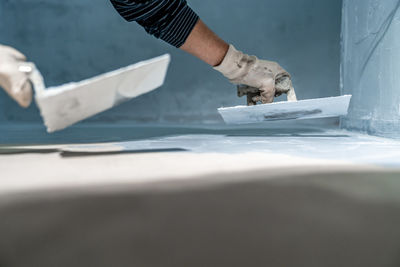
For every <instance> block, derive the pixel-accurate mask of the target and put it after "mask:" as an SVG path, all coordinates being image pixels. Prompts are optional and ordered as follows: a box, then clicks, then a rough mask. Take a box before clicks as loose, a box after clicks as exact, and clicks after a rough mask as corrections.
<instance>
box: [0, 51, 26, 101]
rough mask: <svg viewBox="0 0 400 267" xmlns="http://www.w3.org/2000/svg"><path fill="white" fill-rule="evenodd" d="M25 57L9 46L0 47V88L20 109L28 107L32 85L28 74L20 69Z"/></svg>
mask: <svg viewBox="0 0 400 267" xmlns="http://www.w3.org/2000/svg"><path fill="white" fill-rule="evenodd" d="M25 60H26V57H25V56H24V55H23V54H21V53H20V52H19V51H17V50H15V49H14V48H11V47H9V46H3V45H0V87H2V88H4V90H5V91H6V92H7V93H8V94H9V95H10V96H11V97H12V98H13V99H14V100H15V101H17V103H18V104H19V105H20V106H22V107H25V108H26V107H28V106H29V105H30V103H31V101H32V85H31V83H30V81H29V74H28V73H25V72H22V71H21V69H20V67H21V65H22V64H23V62H25Z"/></svg>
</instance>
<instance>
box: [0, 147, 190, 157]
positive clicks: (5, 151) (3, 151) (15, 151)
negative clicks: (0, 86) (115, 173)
mask: <svg viewBox="0 0 400 267" xmlns="http://www.w3.org/2000/svg"><path fill="white" fill-rule="evenodd" d="M185 151H188V150H186V149H183V148H155V149H127V150H121V151H64V150H63V149H62V148H52V149H47V148H43V149H40V148H13V147H4V148H0V155H19V154H50V153H59V154H60V156H61V157H63V158H71V157H88V156H106V155H121V154H143V153H165V152H185Z"/></svg>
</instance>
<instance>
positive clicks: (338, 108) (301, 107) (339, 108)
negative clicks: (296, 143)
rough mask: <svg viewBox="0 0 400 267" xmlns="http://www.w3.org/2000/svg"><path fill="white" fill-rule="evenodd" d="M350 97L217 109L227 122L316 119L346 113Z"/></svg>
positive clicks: (244, 122)
mask: <svg viewBox="0 0 400 267" xmlns="http://www.w3.org/2000/svg"><path fill="white" fill-rule="evenodd" d="M350 99H351V95H344V96H337V97H326V98H317V99H307V100H299V101H293V102H289V101H283V102H276V103H271V104H263V105H256V106H237V107H228V108H219V109H218V111H219V113H220V114H221V116H222V117H223V119H224V121H225V122H226V123H227V124H250V123H260V122H265V121H278V120H301V119H317V118H328V117H338V116H344V115H347V111H348V108H349V104H350Z"/></svg>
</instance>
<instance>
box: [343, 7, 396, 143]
mask: <svg viewBox="0 0 400 267" xmlns="http://www.w3.org/2000/svg"><path fill="white" fill-rule="evenodd" d="M399 7H400V0H385V1H379V0H344V5H343V33H342V34H343V51H342V92H343V93H344V94H352V95H353V99H352V102H351V106H350V112H349V116H348V117H347V118H346V119H344V120H343V121H342V125H343V126H344V127H346V128H348V129H354V130H362V131H366V132H368V133H370V134H376V135H382V136H392V137H400V75H399V71H400V34H399V33H400V11H399Z"/></svg>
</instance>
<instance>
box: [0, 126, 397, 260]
mask: <svg viewBox="0 0 400 267" xmlns="http://www.w3.org/2000/svg"><path fill="white" fill-rule="evenodd" d="M7 129H8V130H7V131H11V132H12V131H14V134H10V132H8V134H9V135H8V136H11V137H10V138H9V139H8V140H7V142H3V143H8V144H5V145H3V146H2V147H1V148H0V169H1V175H0V217H1V218H5V219H2V220H0V235H1V236H2V238H1V239H0V266H3V265H4V266H25V265H27V264H30V265H32V264H33V265H35V266H54V265H57V266H71V265H74V266H93V265H96V266H110V265H113V264H114V265H117V266H132V265H135V266H187V265H190V266H209V265H216V266H243V265H246V264H248V263H249V262H251V263H252V264H250V265H254V266H261V265H262V266H266V265H268V266H398V265H399V263H400V261H399V258H398V255H399V254H398V252H399V251H400V243H399V242H398V240H400V230H399V228H398V225H399V223H400V217H399V214H400V171H399V170H400V140H393V139H385V138H379V137H372V136H368V135H362V134H357V133H352V132H347V131H343V130H339V129H337V128H335V127H321V126H317V125H307V124H301V125H278V126H277V125H272V126H271V127H268V128H263V127H253V128H225V127H208V128H204V127H203V128H201V127H187V128H183V127H175V128H173V127H170V128H168V127H160V126H154V127H150V126H140V127H139V126H137V127H134V128H129V127H126V128H124V131H122V130H121V128H117V129H115V128H104V127H99V128H90V130H88V128H80V129H79V127H78V128H75V129H72V130H69V131H70V132H68V131H67V132H65V133H62V134H60V135H59V136H58V137H57V136H52V137H51V138H53V140H47V141H48V142H42V144H39V145H38V144H37V143H39V142H38V140H43V139H41V136H40V135H42V134H43V133H42V132H41V131H40V130H38V129H36V130H35V129H32V130H31V131H30V133H31V139H26V138H25V139H22V138H21V137H20V136H22V135H23V133H22V132H21V129H20V128H18V127H15V128H7ZM127 130H129V131H127ZM35 131H37V132H36V133H35ZM82 132H85V133H86V134H87V135H86V136H83V137H82V136H81V139H83V140H87V141H86V142H87V143H83V144H76V142H75V138H77V137H76V136H75V135H77V134H78V133H82ZM25 135H26V132H25ZM122 135H123V136H122ZM51 138H49V139H51ZM58 138H59V139H58ZM107 138H108V139H107ZM21 140H23V141H24V142H22V141H21ZM62 140H66V142H65V143H62V142H58V141H62ZM88 140H91V141H93V142H90V143H89V142H88ZM106 140H107V141H110V140H111V141H113V142H103V141H106ZM115 141H118V142H115ZM11 143H19V145H18V146H15V145H10V144H11ZM23 143H24V144H25V145H21V144H23ZM31 143H36V145H27V144H31ZM46 143H47V144H46ZM49 143H52V144H49ZM21 254H23V255H24V257H20V255H21ZM49 255H51V256H49ZM210 262H211V263H212V262H214V263H215V264H210Z"/></svg>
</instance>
